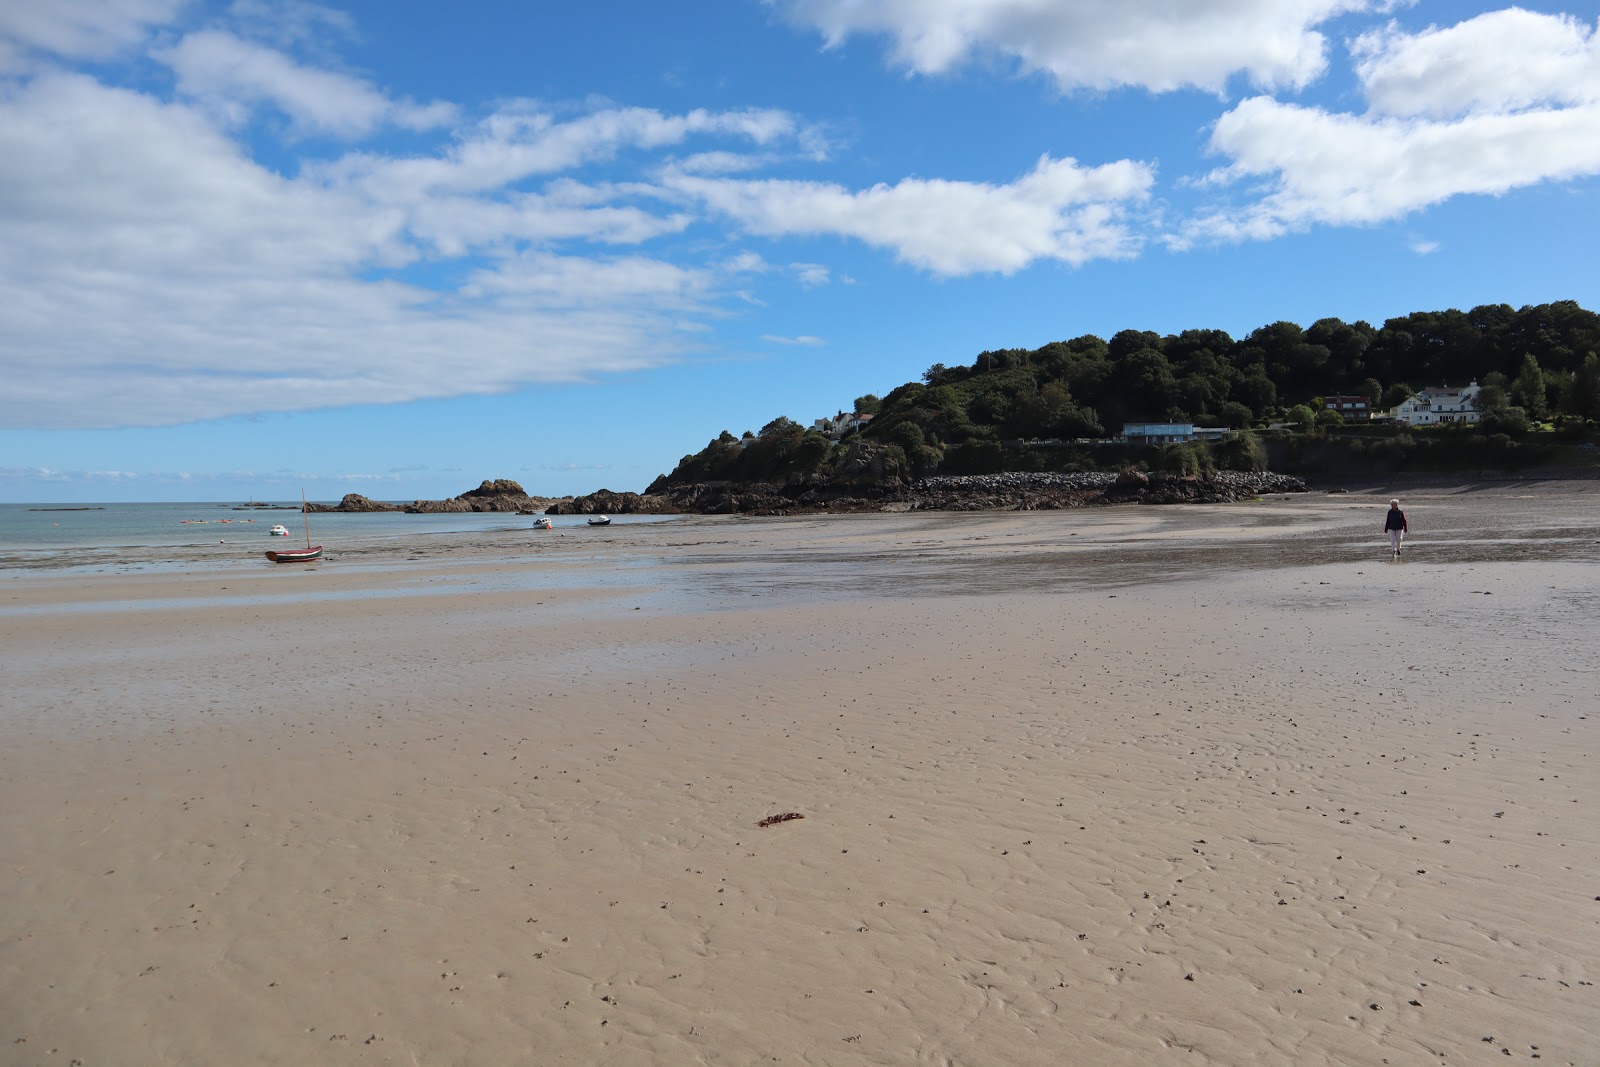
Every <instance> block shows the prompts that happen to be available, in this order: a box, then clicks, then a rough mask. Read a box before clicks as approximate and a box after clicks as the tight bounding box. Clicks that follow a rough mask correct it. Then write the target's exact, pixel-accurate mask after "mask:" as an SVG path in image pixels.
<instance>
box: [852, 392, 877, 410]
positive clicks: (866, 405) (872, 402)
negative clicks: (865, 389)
mask: <svg viewBox="0 0 1600 1067" xmlns="http://www.w3.org/2000/svg"><path fill="white" fill-rule="evenodd" d="M882 410H883V399H882V398H881V397H879V396H876V395H874V394H872V393H868V394H867V395H866V396H858V397H856V406H855V413H856V414H857V415H876V414H877V413H878V412H880V411H882Z"/></svg>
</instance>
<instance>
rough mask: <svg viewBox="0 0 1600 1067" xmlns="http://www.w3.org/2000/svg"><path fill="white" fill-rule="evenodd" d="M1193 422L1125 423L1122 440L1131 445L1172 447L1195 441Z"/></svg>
mask: <svg viewBox="0 0 1600 1067" xmlns="http://www.w3.org/2000/svg"><path fill="white" fill-rule="evenodd" d="M1194 436H1195V434H1194V423H1192V422H1128V423H1123V426H1122V439H1123V440H1124V441H1126V442H1128V443H1129V444H1131V445H1170V444H1174V443H1176V442H1178V441H1193V440H1194Z"/></svg>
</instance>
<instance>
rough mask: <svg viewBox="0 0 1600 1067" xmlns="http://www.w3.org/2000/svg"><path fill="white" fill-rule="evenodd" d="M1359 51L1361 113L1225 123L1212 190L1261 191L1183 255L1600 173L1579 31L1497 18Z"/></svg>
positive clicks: (1370, 43) (1561, 22)
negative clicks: (1211, 241)
mask: <svg viewBox="0 0 1600 1067" xmlns="http://www.w3.org/2000/svg"><path fill="white" fill-rule="evenodd" d="M1355 51H1356V54H1357V55H1358V56H1359V62H1358V68H1357V69H1358V73H1359V74H1360V76H1361V78H1362V85H1363V88H1364V90H1365V92H1366V94H1367V97H1368V100H1369V102H1370V107H1369V108H1368V110H1367V111H1366V112H1365V113H1364V114H1346V113H1337V112H1331V111H1328V110H1325V109H1322V108H1316V107H1308V106H1302V105H1298V104H1289V103H1284V102H1281V101H1278V100H1274V99H1271V98H1269V97H1255V98H1252V99H1249V100H1245V101H1242V102H1241V103H1240V104H1239V105H1238V106H1237V107H1234V108H1233V109H1231V110H1229V111H1228V112H1227V113H1226V114H1224V115H1223V116H1222V117H1221V118H1220V119H1219V120H1218V121H1217V123H1216V125H1215V126H1214V128H1213V130H1212V134H1211V138H1210V148H1211V150H1212V151H1213V152H1215V153H1217V154H1219V155H1222V156H1225V157H1228V158H1229V159H1230V160H1231V162H1230V163H1229V164H1227V165H1226V166H1224V167H1222V168H1220V169H1219V170H1218V171H1216V172H1214V173H1213V174H1212V175H1211V176H1210V178H1211V181H1212V182H1213V184H1217V185H1227V184H1230V183H1243V184H1244V185H1245V186H1246V187H1248V188H1251V189H1255V188H1257V187H1261V186H1263V185H1264V189H1263V190H1262V191H1261V194H1260V195H1259V196H1257V197H1256V198H1255V199H1254V200H1252V201H1251V202H1249V203H1247V204H1245V205H1244V206H1242V207H1238V208H1234V209H1229V210H1216V211H1213V212H1210V213H1207V214H1204V215H1203V216H1201V217H1199V218H1197V219H1196V220H1195V221H1194V222H1193V223H1191V224H1190V225H1189V226H1188V227H1187V229H1186V230H1185V232H1184V234H1183V235H1182V236H1181V237H1180V238H1179V239H1178V240H1177V242H1176V243H1178V244H1179V245H1182V244H1185V243H1188V242H1189V241H1191V240H1194V239H1198V238H1207V237H1221V238H1224V239H1245V238H1271V237H1276V236H1278V235H1280V234H1283V233H1286V232H1291V231H1296V230H1303V229H1306V228H1307V227H1309V226H1312V225H1316V224H1370V223H1377V222H1383V221H1387V220H1391V219H1396V218H1401V217H1404V216H1405V215H1407V214H1409V213H1411V212H1413V211H1417V210H1419V209H1422V208H1426V207H1429V206H1431V205H1434V204H1438V203H1441V202H1443V201H1445V200H1448V199H1450V198H1452V197H1456V196H1462V195H1473V194H1476V195H1484V194H1487V195H1499V194H1503V193H1506V192H1509V191H1510V190H1513V189H1517V188H1522V187H1526V186H1531V185H1535V184H1538V183H1541V182H1548V181H1559V180H1564V179H1571V178H1577V177H1583V176H1588V175H1594V174H1600V79H1597V78H1596V76H1595V72H1596V69H1600V68H1597V67H1596V55H1597V53H1596V45H1595V35H1594V34H1593V33H1592V32H1589V31H1586V30H1584V29H1583V28H1582V27H1581V26H1579V25H1578V24H1576V23H1575V22H1573V21H1572V20H1570V19H1566V18H1561V17H1557V16H1545V15H1534V14H1532V13H1529V12H1525V11H1515V10H1512V11H1501V12H1493V13H1490V14H1488V15H1483V16H1479V17H1478V18H1475V19H1471V20H1468V21H1467V22H1464V23H1461V24H1458V25H1456V26H1453V27H1450V28H1448V29H1444V30H1439V29H1428V30H1426V31H1424V32H1421V33H1417V34H1406V33H1402V32H1400V31H1398V30H1396V29H1395V28H1394V27H1390V28H1388V29H1386V30H1385V31H1383V32H1382V33H1381V34H1377V35H1368V36H1364V37H1362V38H1360V39H1359V40H1358V41H1357V42H1356V45H1355ZM1512 56H1514V57H1515V58H1514V61H1513V60H1512V59H1511V58H1510V57H1512Z"/></svg>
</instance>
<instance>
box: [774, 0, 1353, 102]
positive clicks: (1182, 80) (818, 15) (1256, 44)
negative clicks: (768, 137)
mask: <svg viewBox="0 0 1600 1067" xmlns="http://www.w3.org/2000/svg"><path fill="white" fill-rule="evenodd" d="M773 2H776V3H777V4H778V6H779V7H780V8H781V9H782V10H784V11H786V12H787V13H788V14H789V16H790V17H791V18H792V19H793V20H795V21H796V22H799V23H801V24H804V25H808V26H812V27H814V28H816V29H818V30H820V31H821V32H822V34H823V36H824V38H825V39H826V40H827V42H828V44H829V45H837V44H839V43H841V42H842V41H844V40H845V39H846V38H848V37H850V36H853V35H855V34H881V35H885V36H887V37H889V38H890V39H891V40H892V41H893V54H894V59H895V61H896V62H897V63H899V64H901V65H903V66H905V67H906V68H908V69H910V70H912V71H915V72H917V73H920V74H941V73H944V72H946V71H949V70H951V69H952V68H954V67H956V66H958V65H959V64H960V63H962V62H963V61H965V60H967V59H969V58H972V57H974V56H979V55H984V54H990V55H999V56H1003V57H1006V58H1008V59H1010V60H1012V61H1014V62H1016V63H1017V64H1018V65H1020V66H1021V68H1022V69H1024V70H1027V71H1039V72H1043V73H1045V74H1047V75H1049V76H1050V77H1052V78H1053V79H1055V81H1056V83H1057V84H1058V85H1059V86H1060V87H1061V88H1062V89H1064V90H1071V89H1080V88H1088V89H1112V88H1117V87H1121V86H1139V87H1143V88H1146V89H1150V90H1152V91H1156V92H1165V91H1169V90H1173V89H1181V88H1185V87H1196V88H1201V89H1206V90H1210V91H1212V92H1220V91H1221V90H1222V89H1223V87H1224V86H1225V85H1226V84H1227V81H1228V79H1229V78H1230V77H1232V76H1234V75H1236V74H1243V75H1245V76H1246V77H1248V78H1249V79H1250V80H1251V81H1252V82H1254V83H1255V84H1257V85H1260V86H1262V87H1279V86H1282V87H1289V88H1300V87H1302V86H1305V85H1307V84H1309V83H1310V82H1311V81H1313V80H1315V79H1316V78H1317V77H1319V76H1320V75H1321V74H1322V72H1323V70H1324V68H1325V67H1326V65H1327V59H1326V42H1325V40H1324V38H1323V35H1322V34H1321V33H1318V32H1317V31H1316V29H1315V27H1317V26H1318V25H1320V24H1321V23H1323V22H1326V21H1327V20H1328V19H1330V18H1332V17H1333V16H1335V15H1338V14H1341V13H1344V12H1350V11H1362V10H1368V9H1371V8H1373V7H1377V6H1380V5H1379V4H1378V3H1377V2H1376V0H1074V2H1073V3H1042V2H1040V0H773Z"/></svg>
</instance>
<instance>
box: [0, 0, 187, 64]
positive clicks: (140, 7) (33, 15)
mask: <svg viewBox="0 0 1600 1067" xmlns="http://www.w3.org/2000/svg"><path fill="white" fill-rule="evenodd" d="M188 5H189V0H8V2H6V3H0V71H5V70H16V69H20V68H21V67H23V66H24V65H26V64H27V62H28V60H29V56H30V55H31V54H35V53H41V52H42V53H46V54H49V55H51V56H55V57H59V58H63V59H105V58H107V57H110V56H113V55H115V54H117V53H118V52H121V51H123V50H125V49H127V48H130V47H132V46H134V45H136V44H138V43H139V42H140V41H142V40H143V39H144V38H145V35H146V34H147V33H148V32H149V31H150V28H151V27H153V26H159V25H163V24H165V23H167V22H169V21H171V20H172V19H173V18H174V17H175V16H176V15H177V14H178V12H179V11H181V10H182V9H183V8H185V7H187V6H188Z"/></svg>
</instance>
